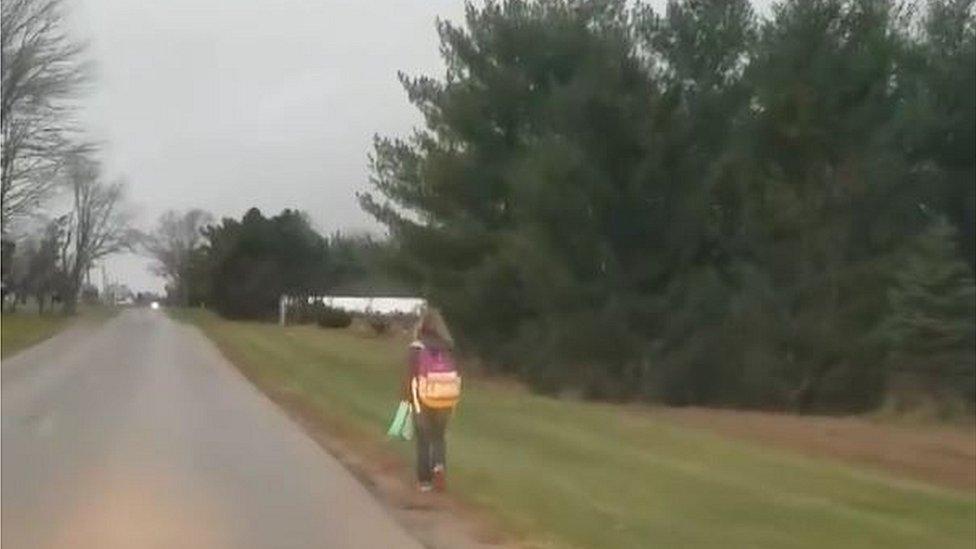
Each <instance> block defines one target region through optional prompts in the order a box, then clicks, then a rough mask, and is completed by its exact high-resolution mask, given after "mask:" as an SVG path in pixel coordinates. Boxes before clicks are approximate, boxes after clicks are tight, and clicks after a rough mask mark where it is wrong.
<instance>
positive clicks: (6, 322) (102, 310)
mask: <svg viewBox="0 0 976 549" xmlns="http://www.w3.org/2000/svg"><path fill="white" fill-rule="evenodd" d="M115 313H116V310H115V309H114V308H111V307H92V306H85V307H82V308H81V309H80V310H79V311H78V314H77V315H76V316H65V315H63V314H60V313H48V314H43V315H39V314H37V313H36V312H34V311H25V310H21V311H19V312H16V313H3V315H2V316H0V357H2V358H6V357H8V356H12V355H14V354H15V353H18V352H20V351H22V350H24V349H26V348H28V347H31V346H33V345H37V344H38V343H40V342H42V341H44V340H45V339H47V338H49V337H51V336H53V335H54V334H56V333H58V332H60V331H61V330H63V329H65V328H66V327H68V326H70V325H71V324H72V323H74V322H79V321H80V322H91V321H94V322H101V321H104V320H107V319H108V318H110V317H112V316H113V315H115Z"/></svg>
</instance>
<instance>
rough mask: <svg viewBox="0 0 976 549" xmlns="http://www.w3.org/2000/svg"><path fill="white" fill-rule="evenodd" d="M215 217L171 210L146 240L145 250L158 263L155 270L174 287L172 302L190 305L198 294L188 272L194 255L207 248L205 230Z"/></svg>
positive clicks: (189, 211) (162, 216)
mask: <svg viewBox="0 0 976 549" xmlns="http://www.w3.org/2000/svg"><path fill="white" fill-rule="evenodd" d="M212 221H213V216H211V215H210V214H209V213H208V212H205V211H203V210H200V209H191V210H188V211H186V212H176V211H173V210H170V211H168V212H166V213H164V214H163V215H161V216H160V217H159V220H158V221H157V223H156V228H155V229H154V230H153V231H152V232H151V233H150V234H148V235H145V236H144V237H143V239H142V247H143V249H144V250H145V251H146V253H148V254H149V255H150V257H152V258H153V259H154V260H155V262H154V263H153V265H152V267H151V270H152V271H153V272H154V273H155V274H157V275H159V276H162V277H163V278H165V279H166V280H167V282H168V284H169V287H170V288H172V290H173V292H172V293H171V294H170V296H169V297H170V299H171V300H172V301H174V302H175V303H177V304H180V305H188V304H189V300H190V296H191V295H192V294H194V293H195V292H194V290H193V288H191V287H190V285H191V283H192V282H193V279H192V278H191V277H190V276H189V274H188V271H189V269H190V268H191V261H192V260H193V255H194V253H195V252H196V250H197V249H199V248H200V246H202V245H203V242H204V236H203V228H204V227H205V226H207V225H208V224H210V223H211V222H212Z"/></svg>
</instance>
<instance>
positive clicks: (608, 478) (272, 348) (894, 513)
mask: <svg viewBox="0 0 976 549" xmlns="http://www.w3.org/2000/svg"><path fill="white" fill-rule="evenodd" d="M176 315H177V316H178V317H182V318H183V319H184V320H189V321H192V322H194V323H196V324H197V325H199V326H200V327H201V328H202V329H203V330H204V332H205V333H206V334H207V335H209V336H210V337H211V338H212V339H213V340H214V341H215V342H216V343H217V344H218V345H219V346H220V347H221V349H222V350H223V351H224V353H225V354H226V355H227V356H228V357H229V358H230V359H231V360H233V361H234V362H235V363H237V364H238V366H239V367H241V368H242V369H244V370H245V371H246V372H247V373H248V375H250V376H251V377H252V379H254V380H255V381H256V382H257V383H258V385H261V386H264V387H265V388H273V389H275V390H279V391H281V390H283V391H288V392H289V393H291V394H294V395H296V396H297V397H299V398H301V399H302V400H303V401H304V402H305V403H306V404H307V405H308V406H311V407H312V408H313V409H315V410H316V411H317V413H319V414H321V415H322V417H323V418H327V420H328V421H330V422H339V423H341V424H342V425H343V426H344V427H345V428H347V429H349V430H351V431H352V432H355V433H358V434H359V435H361V436H366V437H370V438H372V439H374V440H375V441H377V442H379V441H381V440H382V437H383V433H384V432H385V428H386V426H387V422H388V421H389V419H390V415H391V414H392V412H393V409H394V407H395V404H396V400H397V394H398V393H397V390H398V387H397V386H398V383H399V379H400V375H401V368H402V364H403V360H404V357H405V349H404V347H403V342H397V341H392V340H382V339H370V338H364V337H361V336H357V335H356V334H353V333H350V332H348V331H333V330H323V329H319V328H316V327H289V328H281V327H278V326H274V325H270V324H258V323H241V322H228V321H224V320H220V319H218V318H216V317H214V316H213V315H209V314H207V313H203V312H189V313H188V312H178V313H176ZM387 444H389V445H391V446H394V447H395V448H396V451H397V452H399V453H400V454H401V455H403V456H404V457H405V458H408V457H409V454H410V450H411V448H410V446H409V445H408V444H405V443H397V442H388V443H387ZM448 455H449V459H448V462H449V468H450V477H451V491H452V493H454V494H456V495H458V496H459V497H461V498H463V499H466V500H468V501H470V502H473V503H476V504H478V505H479V506H481V507H484V508H486V509H488V510H490V511H491V512H492V513H493V514H494V515H495V516H496V517H498V518H499V519H500V520H501V522H502V523H503V524H504V525H505V526H506V527H507V528H508V529H510V530H511V531H512V532H515V533H517V534H518V535H520V536H522V537H523V539H524V540H525V541H526V542H528V543H531V544H539V545H546V546H549V545H550V544H551V545H552V546H560V547H561V546H569V547H574V546H575V547H593V548H603V547H756V548H763V547H769V548H777V549H779V548H820V547H879V548H882V547H883V548H897V547H906V548H907V547H913V548H914V547H924V546H928V547H940V548H949V547H965V548H971V547H973V546H974V544H976V494H973V493H967V492H953V491H949V490H945V489H941V488H936V487H932V486H928V485H924V484H921V483H917V482H912V481H908V480H904V479H897V478H894V477H888V476H885V475H883V474H879V473H875V472H868V471H864V470H859V469H855V468H852V467H849V466H846V465H843V464H839V463H835V462H830V461H820V460H813V459H807V458H801V457H798V456H795V455H792V454H789V453H785V452H780V451H776V450H772V449H769V448H766V447H763V446H759V445H753V444H749V443H743V442H738V441H731V440H727V439H724V438H720V437H718V436H715V435H712V434H709V433H707V432H704V431H700V430H695V429H691V428H687V427H681V426H677V425H675V424H673V423H669V422H667V421H665V420H662V419H660V418H655V417H654V416H652V415H650V414H639V413H634V412H633V411H629V412H628V411H626V410H623V409H621V408H619V407H614V406H612V405H604V404H593V403H583V402H573V401H563V400H556V399H551V398H545V397H540V396H534V395H531V394H528V393H526V392H524V391H522V390H518V389H505V388H502V387H500V386H499V385H497V384H491V383H480V384H479V382H478V380H472V379H470V378H469V379H468V380H466V386H465V393H464V397H463V402H462V404H461V406H460V408H459V409H458V411H457V414H456V416H455V418H454V419H453V421H452V425H451V427H450V431H449V442H448Z"/></svg>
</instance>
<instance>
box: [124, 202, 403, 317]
mask: <svg viewBox="0 0 976 549" xmlns="http://www.w3.org/2000/svg"><path fill="white" fill-rule="evenodd" d="M143 244H144V246H143V248H144V250H145V251H146V253H147V254H148V255H150V256H151V257H153V258H154V259H155V265H154V271H155V272H156V273H158V274H159V275H161V276H164V277H165V278H166V279H167V281H168V282H167V296H168V299H169V301H170V302H171V303H172V304H174V305H185V306H194V307H199V306H204V307H209V308H212V309H213V310H215V311H217V312H218V313H220V314H221V315H222V316H225V317H227V318H235V319H255V320H271V319H276V318H277V315H278V300H279V298H280V297H281V296H282V295H288V296H292V297H295V298H301V297H306V296H317V295H323V294H337V293H338V294H343V295H373V294H389V295H400V294H403V295H408V294H410V293H412V290H411V289H410V288H409V287H407V286H404V285H403V284H402V283H401V282H400V281H398V280H395V279H393V278H391V277H389V276H387V275H386V274H385V272H386V271H387V269H386V268H385V266H384V263H385V257H386V247H385V245H384V244H383V243H381V242H378V241H376V240H374V239H373V238H372V237H370V236H368V235H344V234H341V233H335V234H333V235H332V236H330V237H328V238H326V237H324V236H322V235H321V234H319V233H318V232H317V231H316V230H315V229H314V227H313V226H312V224H311V222H310V221H309V219H308V216H307V215H306V214H304V213H303V212H300V211H297V210H289V209H286V210H284V211H282V212H281V213H280V214H278V215H276V216H273V217H266V216H264V215H263V214H262V213H261V211H260V210H258V209H257V208H252V209H250V210H249V211H248V212H246V213H245V214H244V216H243V217H242V218H241V219H240V220H237V219H232V218H224V219H222V220H221V221H220V222H219V223H215V222H214V221H213V219H212V218H211V217H210V216H209V214H206V213H205V212H202V211H201V210H189V211H187V212H167V213H165V214H163V215H162V216H161V217H160V219H159V221H158V223H157V227H156V228H155V229H154V230H153V231H152V232H151V233H149V234H147V235H145V236H144V237H143ZM307 320H309V321H312V320H315V319H314V318H309V319H307Z"/></svg>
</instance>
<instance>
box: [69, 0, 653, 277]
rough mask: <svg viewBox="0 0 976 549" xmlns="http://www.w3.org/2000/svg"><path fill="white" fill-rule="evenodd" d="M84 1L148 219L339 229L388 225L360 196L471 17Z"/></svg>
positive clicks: (136, 197) (108, 143)
mask: <svg viewBox="0 0 976 549" xmlns="http://www.w3.org/2000/svg"><path fill="white" fill-rule="evenodd" d="M663 3H664V0H659V1H655V2H652V4H654V5H655V6H660V5H662V4H663ZM68 4H69V5H72V6H74V10H75V12H74V13H73V14H72V17H73V21H74V23H75V26H76V31H77V34H78V35H79V36H80V37H82V38H84V39H86V40H88V41H89V42H90V50H89V56H90V58H91V59H92V60H93V61H94V62H95V64H96V66H97V71H96V74H97V78H96V79H95V81H94V82H93V84H92V90H91V93H90V96H89V97H88V98H87V100H86V109H85V113H84V119H85V121H86V123H87V125H88V127H89V129H90V132H91V136H92V137H93V138H95V139H96V140H98V141H100V142H101V143H102V144H103V152H102V159H103V161H104V163H105V167H106V171H107V175H108V176H109V177H116V176H123V177H124V178H125V179H126V180H127V181H128V184H129V196H130V199H131V202H132V204H133V208H134V210H135V213H136V220H137V224H138V225H139V226H140V227H143V228H149V227H150V226H151V225H152V223H153V220H155V218H156V217H157V216H158V215H159V214H160V213H162V212H163V211H165V210H168V209H180V210H182V209H187V208H192V207H200V208H203V209H206V210H209V211H210V212H212V213H213V214H214V215H216V216H217V217H218V218H219V217H222V216H234V217H240V215H241V214H243V213H244V211H245V210H246V209H247V208H249V207H251V206H257V207H259V208H261V210H262V211H264V212H265V214H274V213H277V212H278V211H280V210H281V209H283V208H286V207H291V208H300V209H302V210H305V211H307V212H308V213H309V214H310V215H311V217H312V219H313V220H314V221H315V223H316V225H317V228H318V229H319V230H321V231H323V232H331V231H333V230H335V229H339V228H341V229H351V230H356V229H377V227H376V225H375V224H373V223H372V222H371V220H370V219H369V218H367V216H366V215H365V214H363V213H362V212H361V211H360V209H359V207H358V205H357V204H356V200H355V192H356V191H358V190H363V189H365V188H366V186H367V170H366V162H367V160H366V155H367V154H368V152H369V150H370V144H371V140H372V136H373V134H375V133H380V134H387V135H393V134H399V135H403V134H405V133H407V132H408V131H409V130H410V128H411V127H413V126H415V125H417V124H418V123H419V122H420V117H419V115H418V113H417V112H416V110H415V109H413V108H412V107H411V106H410V105H409V103H408V102H407V100H406V96H405V94H404V93H403V90H402V89H401V88H400V85H399V83H398V81H397V79H396V73H397V71H398V70H403V71H406V72H407V73H411V74H429V75H438V76H439V75H440V74H441V73H442V65H441V61H440V57H439V55H438V49H437V48H438V42H437V35H436V32H435V29H434V22H435V18H436V17H438V16H440V17H443V18H447V19H450V20H454V21H459V20H460V19H461V18H462V16H463V12H464V9H463V4H462V2H461V1H460V0H436V1H435V0H413V1H393V0H387V1H373V0H347V1H335V0H77V1H76V2H69V3H68ZM147 265H148V261H147V260H145V259H143V258H139V257H135V256H128V257H117V258H113V259H111V260H110V261H109V263H108V270H109V273H110V275H111V276H112V277H113V278H115V279H116V280H121V281H123V282H126V283H128V284H129V285H130V287H132V288H133V289H134V290H144V289H155V290H160V289H162V281H161V280H159V279H157V278H155V277H154V276H152V275H151V274H149V272H148V271H147ZM99 282H100V281H99Z"/></svg>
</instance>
